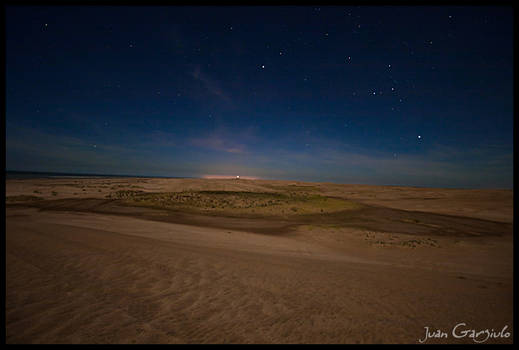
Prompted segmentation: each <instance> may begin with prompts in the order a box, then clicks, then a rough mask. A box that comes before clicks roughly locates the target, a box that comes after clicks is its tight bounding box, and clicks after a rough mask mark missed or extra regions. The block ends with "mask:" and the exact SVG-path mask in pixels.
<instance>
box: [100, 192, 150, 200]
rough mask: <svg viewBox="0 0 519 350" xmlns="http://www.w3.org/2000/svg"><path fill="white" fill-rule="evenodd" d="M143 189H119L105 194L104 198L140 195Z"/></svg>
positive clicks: (124, 197)
mask: <svg viewBox="0 0 519 350" xmlns="http://www.w3.org/2000/svg"><path fill="white" fill-rule="evenodd" d="M143 193H145V192H143V191H131V190H119V191H116V192H112V193H110V194H108V195H106V198H110V199H127V198H134V197H136V196H139V195H142V194H143Z"/></svg>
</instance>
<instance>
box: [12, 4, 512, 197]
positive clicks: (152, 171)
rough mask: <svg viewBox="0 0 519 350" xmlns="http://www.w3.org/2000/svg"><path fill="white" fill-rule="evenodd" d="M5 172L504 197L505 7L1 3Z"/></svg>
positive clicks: (508, 77)
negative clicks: (419, 189)
mask: <svg viewBox="0 0 519 350" xmlns="http://www.w3.org/2000/svg"><path fill="white" fill-rule="evenodd" d="M6 21H7V23H6V170H27V171H54V172H74V173H96V174H100V173H104V174H129V175H148V176H174V177H184V176H188V177H204V176H211V175H213V176H214V175H233V176H235V175H240V176H242V177H243V176H249V177H254V178H261V179H287V180H288V179H290V180H303V181H323V182H340V183H360V184H377V185H408V186H427V187H461V188H512V186H513V179H512V173H513V95H512V93H513V89H512V88H513V9H512V8H507V7H480V6H472V7H452V6H444V7H442V6H438V7H424V6H417V7H409V6H395V7H363V6H361V7H355V6H351V7H338V6H322V7H312V6H297V7H296V6H287V7H281V6H276V7H252V6H251V7H232V6H222V7H209V6H205V7H176V6H170V7H166V6H163V7H158V6H157V7H154V6H152V7H126V6H114V7H109V6H92V7H81V6H70V7H64V6H55V7H7V8H6Z"/></svg>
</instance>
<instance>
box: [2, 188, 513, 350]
mask: <svg viewBox="0 0 519 350" xmlns="http://www.w3.org/2000/svg"><path fill="white" fill-rule="evenodd" d="M6 284H7V285H6V341H7V343H418V342H419V339H423V338H424V334H425V327H428V329H429V330H431V331H436V330H441V331H443V332H445V333H447V334H448V337H443V338H429V339H427V340H426V342H427V343H473V342H474V340H473V339H472V338H470V337H469V336H465V337H462V338H454V337H453V336H452V329H453V327H455V326H456V325H458V324H460V323H465V326H462V327H460V328H458V330H461V329H465V330H475V331H481V330H489V331H492V330H493V331H495V332H496V333H497V332H500V331H501V330H502V329H503V327H505V326H507V330H508V331H510V332H511V331H512V328H513V191H511V190H461V189H435V188H415V187H397V186H368V185H341V184H333V183H307V182H299V181H267V180H247V179H239V180H237V179H157V178H57V179H24V180H16V179H9V180H6ZM513 337H514V335H513V334H511V335H510V336H509V337H495V338H491V339H488V340H486V341H485V342H486V343H512V342H513Z"/></svg>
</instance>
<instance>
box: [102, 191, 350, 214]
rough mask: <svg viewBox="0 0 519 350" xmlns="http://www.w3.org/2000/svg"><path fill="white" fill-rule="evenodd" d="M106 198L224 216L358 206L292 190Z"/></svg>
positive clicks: (126, 194) (327, 210)
mask: <svg viewBox="0 0 519 350" xmlns="http://www.w3.org/2000/svg"><path fill="white" fill-rule="evenodd" d="M108 198H115V199H123V200H124V202H125V203H126V204H129V205H138V206H146V207H153V208H160V209H171V210H187V211H193V212H203V213H208V214H211V213H213V214H215V215H227V216H285V215H305V214H321V213H332V212H338V211H344V210H351V209H357V208H360V205H359V204H357V203H354V202H351V201H347V200H344V199H340V198H328V197H323V196H320V195H316V194H309V193H295V192H288V193H276V192H274V193H269V192H238V191H184V192H170V193H146V192H143V191H129V190H125V191H117V192H113V193H111V194H110V197H108Z"/></svg>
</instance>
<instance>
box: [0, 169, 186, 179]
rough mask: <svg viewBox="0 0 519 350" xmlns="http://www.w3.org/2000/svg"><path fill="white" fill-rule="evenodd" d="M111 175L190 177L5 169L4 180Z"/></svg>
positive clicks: (102, 176)
mask: <svg viewBox="0 0 519 350" xmlns="http://www.w3.org/2000/svg"><path fill="white" fill-rule="evenodd" d="M111 177H148V178H162V179H188V178H190V177H178V176H144V175H114V174H80V173H53V172H40V171H16V170H6V171H5V178H6V180H23V179H59V178H63V179H66V178H75V179H81V178H88V179H92V178H111Z"/></svg>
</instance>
